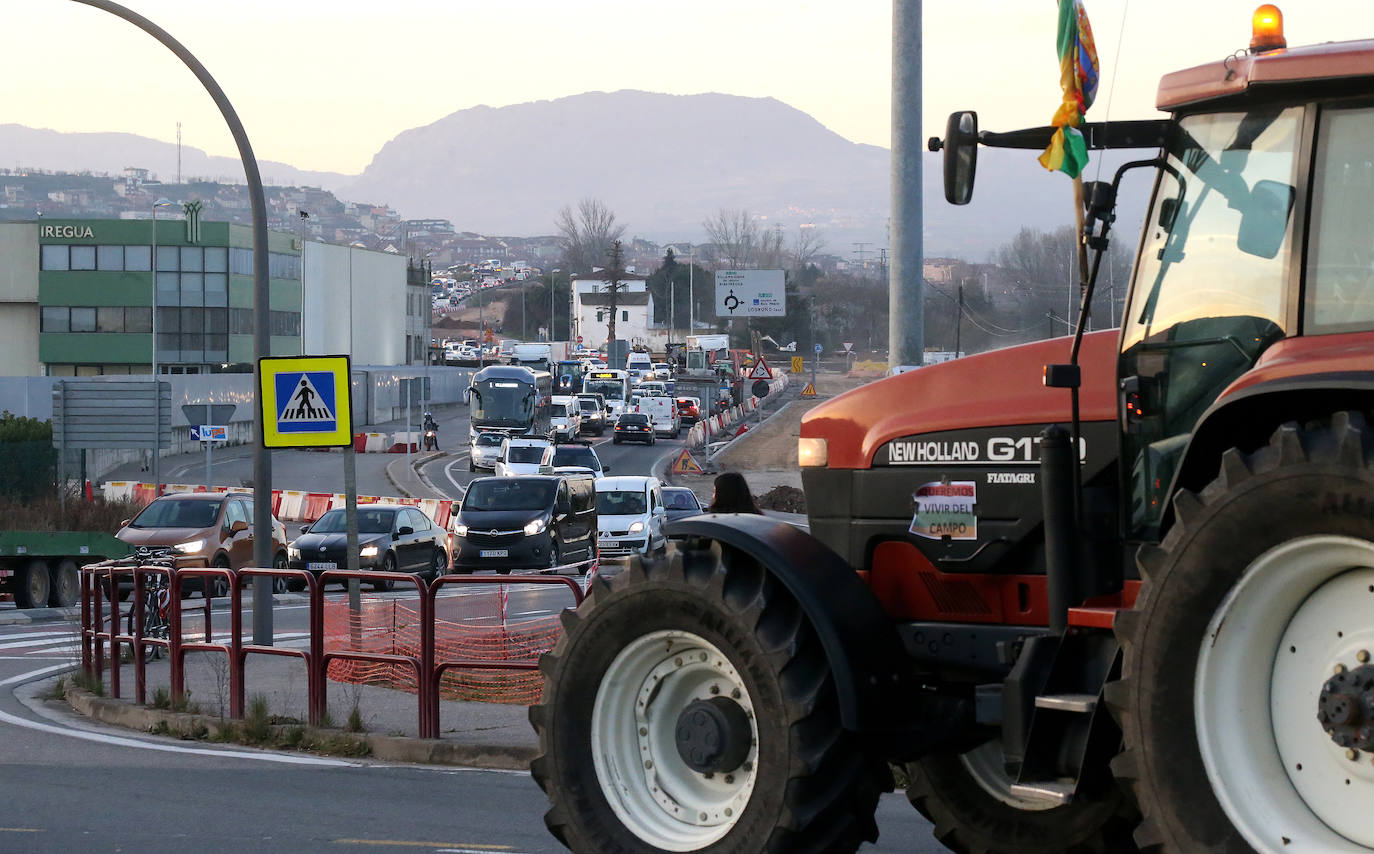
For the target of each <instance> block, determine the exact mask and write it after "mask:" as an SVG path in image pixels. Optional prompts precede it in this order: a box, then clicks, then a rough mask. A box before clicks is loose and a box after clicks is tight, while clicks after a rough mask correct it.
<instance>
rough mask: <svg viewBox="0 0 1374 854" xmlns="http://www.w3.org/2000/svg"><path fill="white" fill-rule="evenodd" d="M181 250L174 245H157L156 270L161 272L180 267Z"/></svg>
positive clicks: (174, 270) (172, 270) (173, 270)
mask: <svg viewBox="0 0 1374 854" xmlns="http://www.w3.org/2000/svg"><path fill="white" fill-rule="evenodd" d="M180 260H181V250H179V249H178V248H177V247H175V246H159V247H158V248H157V270H158V272H159V273H161V272H176V271H177V270H178V269H180V267H181V265H180V263H179V262H180Z"/></svg>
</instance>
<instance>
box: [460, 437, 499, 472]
mask: <svg viewBox="0 0 1374 854" xmlns="http://www.w3.org/2000/svg"><path fill="white" fill-rule="evenodd" d="M505 438H506V434H505V433H478V434H477V435H476V436H473V437H472V441H471V442H469V443H468V471H477V470H478V469H494V468H496V460H497V458H498V457H500V456H501V442H503V441H504V440H505Z"/></svg>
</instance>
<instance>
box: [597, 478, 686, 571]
mask: <svg viewBox="0 0 1374 854" xmlns="http://www.w3.org/2000/svg"><path fill="white" fill-rule="evenodd" d="M667 518H668V512H667V510H665V509H664V507H663V489H662V485H661V484H660V483H659V481H658V479H657V478H653V477H598V478H597V479H596V526H597V529H598V530H599V536H598V538H597V540H598V542H597V546H598V548H599V550H600V552H601V556H602V557H627V556H629V555H647V554H649V553H651V552H656V551H657V552H661V551H663V550H664V549H666V548H667V545H668V539H667V537H666V536H664V533H663V523H664V521H665V520H666V519H667Z"/></svg>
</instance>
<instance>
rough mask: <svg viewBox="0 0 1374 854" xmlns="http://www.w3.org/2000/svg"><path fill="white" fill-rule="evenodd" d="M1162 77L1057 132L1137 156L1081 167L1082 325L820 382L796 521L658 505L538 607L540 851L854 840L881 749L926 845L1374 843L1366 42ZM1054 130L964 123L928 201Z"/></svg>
mask: <svg viewBox="0 0 1374 854" xmlns="http://www.w3.org/2000/svg"><path fill="white" fill-rule="evenodd" d="M1257 19H1258V18H1257ZM1158 106H1159V107H1160V109H1161V110H1163V111H1165V112H1167V113H1169V114H1170V115H1169V117H1168V118H1167V119H1161V120H1158V121H1146V122H1126V123H1113V124H1105V125H1085V126H1083V128H1082V130H1083V132H1084V135H1085V137H1086V138H1087V141H1088V144H1089V146H1090V147H1092V148H1097V149H1102V148H1143V149H1147V150H1148V151H1147V153H1145V154H1144V155H1143V159H1141V160H1137V161H1133V162H1129V163H1127V164H1125V165H1124V166H1122V167H1121V168H1120V169H1119V170H1117V172H1116V174H1115V176H1114V177H1113V178H1112V180H1110V181H1101V182H1094V183H1091V184H1090V185H1089V186H1088V187H1087V192H1086V194H1085V195H1086V204H1087V213H1086V220H1087V227H1086V229H1085V233H1084V239H1085V241H1086V243H1087V245H1088V246H1089V247H1090V248H1091V249H1092V250H1093V251H1094V253H1095V255H1096V259H1095V260H1094V262H1093V265H1092V273H1091V274H1090V276H1089V278H1088V280H1087V282H1086V289H1085V298H1084V304H1083V308H1082V312H1081V313H1080V321H1079V328H1080V332H1079V334H1077V335H1076V336H1074V337H1072V338H1065V339H1057V340H1050V341H1042V342H1039V343H1035V344H1030V345H1026V346H1022V347H1016V348H1011V349H1007V350H1001V351H998V352H992V353H986V354H983V355H979V356H971V357H968V358H962V359H957V360H954V361H952V362H948V363H945V364H941V365H937V366H931V367H926V368H923V369H921V370H917V371H912V372H909V373H905V374H901V375H899V376H894V377H891V378H889V379H886V380H882V381H880V382H875V383H872V384H870V385H867V386H864V387H861V388H859V389H856V390H854V391H852V392H850V393H848V394H845V395H841V396H840V397H837V398H835V399H834V400H831V401H829V402H827V403H825V404H823V405H821V406H818V407H816V408H815V409H813V410H811V412H810V413H809V414H808V415H807V417H806V419H805V420H804V422H803V424H802V429H801V439H800V447H799V451H800V458H801V464H802V466H803V469H802V477H803V481H804V483H805V486H806V494H807V505H808V509H809V516H810V534H809V535H808V534H806V533H803V532H802V531H801V530H799V529H797V528H795V527H792V526H790V525H787V524H782V523H780V522H778V521H775V520H771V519H768V518H766V517H758V516H714V515H707V516H701V517H696V518H694V519H688V520H684V521H681V522H678V523H676V524H674V525H673V526H671V528H670V533H671V534H672V535H674V536H675V537H680V538H684V539H683V540H682V542H683V543H684V546H683V547H682V548H680V549H677V550H674V551H670V553H669V554H668V555H667V557H666V558H662V559H657V560H649V561H646V562H644V563H643V564H639V565H636V566H634V567H632V568H631V569H630V570H628V571H626V572H624V573H622V574H621V575H620V576H617V577H615V578H614V579H612V580H610V581H609V582H607V581H599V582H597V583H596V584H595V585H594V586H593V588H592V591H591V595H590V596H589V598H588V599H587V600H586V601H585V602H584V603H583V604H582V605H581V606H580V607H579V608H578V609H577V610H576V611H570V612H566V613H565V616H564V624H565V626H566V632H565V635H564V637H563V638H562V639H561V640H560V641H559V643H558V646H557V648H556V649H555V650H554V652H553V653H552V654H551V655H549V656H548V657H547V658H546V660H545V662H544V671H545V674H546V675H547V684H546V687H545V691H544V696H543V699H542V702H541V704H540V705H538V706H535V707H533V708H532V709H531V710H530V719H531V721H532V723H533V724H534V726H535V728H536V730H537V731H538V733H539V737H540V743H541V746H542V755H541V756H540V757H539V759H537V760H536V761H535V762H534V764H533V766H532V770H533V773H534V776H535V779H536V780H537V781H538V782H539V784H540V785H541V786H542V787H543V788H544V790H545V792H546V793H547V794H548V796H549V799H550V801H551V803H552V807H551V809H550V810H549V812H548V815H547V817H546V822H547V824H548V826H549V828H550V829H551V830H552V831H553V833H554V834H555V835H556V836H557V837H558V838H559V839H560V840H562V841H563V842H564V843H565V844H566V845H567V846H568V847H569V848H571V849H573V850H575V851H579V852H599V853H602V854H604V852H661V851H678V852H681V851H708V852H755V851H760V852H761V851H767V852H807V851H814V852H835V851H838V852H846V851H853V850H855V849H856V848H857V847H858V846H859V845H860V844H861V843H862V842H863V841H864V840H872V839H874V838H875V837H876V827H875V825H874V820H873V814H874V808H875V804H876V802H877V799H878V795H879V793H880V792H881V791H883V790H884V789H887V788H889V787H890V786H892V784H893V779H892V776H891V775H890V773H889V769H890V767H891V766H899V767H901V768H902V769H904V772H905V774H904V776H905V777H906V790H907V794H908V797H909V798H910V800H911V802H912V804H913V805H914V806H915V807H916V809H918V810H920V811H921V812H922V813H923V814H924V815H925V816H927V817H928V818H929V819H930V820H931V821H932V823H933V824H934V827H935V833H936V835H937V836H938V837H939V839H940V841H941V842H943V843H944V844H945V845H946V846H948V847H949V848H950V849H952V850H955V851H964V852H1019V853H1021V854H1024V852H1030V854H1039V853H1040V852H1060V851H1068V852H1086V851H1106V852H1116V851H1130V850H1136V849H1137V848H1139V849H1143V850H1151V851H1165V852H1177V854H1194V852H1237V851H1245V850H1249V849H1256V850H1260V851H1286V852H1287V851H1293V852H1297V851H1304V852H1307V851H1322V852H1336V851H1342V852H1370V851H1374V811H1371V809H1370V805H1371V804H1374V762H1371V759H1372V758H1374V662H1372V661H1371V660H1370V656H1371V652H1372V651H1374V428H1371V427H1370V426H1369V425H1368V424H1367V419H1368V417H1369V413H1370V412H1371V411H1374V227H1371V223H1374V42H1346V43H1334V44H1324V45H1319V46H1315V47H1307V48H1294V49H1288V48H1286V47H1285V46H1284V44H1283V41H1282V34H1281V31H1278V32H1276V31H1275V30H1274V29H1273V28H1272V27H1269V28H1258V29H1257V31H1256V40H1255V42H1254V43H1252V45H1251V51H1250V52H1249V53H1248V54H1244V53H1242V54H1237V55H1235V56H1231V57H1228V58H1226V59H1225V60H1224V61H1221V62H1216V63H1212V64H1209V65H1204V66H1200V67H1197V68H1192V69H1189V70H1186V71H1181V72H1177V73H1173V74H1169V75H1167V76H1166V77H1164V79H1163V80H1162V82H1161V84H1160V87H1159V94H1158ZM1050 131H1051V129H1049V128H1039V129H1032V130H1027V131H1017V132H1013V133H1003V134H993V133H986V132H984V133H979V131H978V128H977V118H976V116H975V115H974V114H973V113H956V114H955V115H954V116H952V117H951V119H950V124H949V131H948V133H947V135H946V137H945V138H944V140H943V141H935V143H934V145H935V146H936V147H943V149H944V156H945V179H946V195H947V197H949V199H950V200H951V201H953V202H956V203H958V202H965V201H967V200H968V198H969V196H970V193H971V191H972V186H973V177H974V167H975V164H976V153H977V146H978V145H979V144H982V145H990V146H1004V147H1015V148H1025V149H1040V148H1043V147H1044V146H1045V144H1046V142H1047V140H1048V137H1049V134H1050ZM1133 172H1134V173H1135V174H1141V173H1147V174H1150V175H1152V176H1153V191H1152V194H1151V202H1150V208H1149V213H1148V216H1147V219H1146V221H1145V226H1144V229H1143V233H1142V234H1141V236H1140V239H1139V247H1138V252H1137V261H1136V265H1135V270H1134V273H1133V278H1132V285H1131V290H1130V295H1129V298H1128V301H1127V309H1126V315H1125V318H1124V321H1123V324H1122V328H1121V329H1119V330H1111V331H1106V332H1098V333H1092V334H1088V335H1083V334H1082V333H1081V329H1082V326H1083V318H1084V317H1085V316H1086V311H1087V306H1088V304H1089V302H1090V301H1091V298H1092V289H1093V283H1094V281H1095V278H1096V267H1097V263H1098V262H1100V259H1101V255H1102V253H1103V251H1104V249H1105V247H1106V244H1107V238H1108V232H1109V228H1110V225H1111V222H1112V220H1113V217H1114V214H1113V211H1114V206H1115V198H1116V191H1117V189H1118V187H1119V186H1120V183H1121V180H1122V177H1123V176H1124V175H1127V174H1131V173H1133ZM894 401H905V402H909V403H908V405H907V406H893V405H892V404H893V402H894ZM1060 425H1066V426H1060Z"/></svg>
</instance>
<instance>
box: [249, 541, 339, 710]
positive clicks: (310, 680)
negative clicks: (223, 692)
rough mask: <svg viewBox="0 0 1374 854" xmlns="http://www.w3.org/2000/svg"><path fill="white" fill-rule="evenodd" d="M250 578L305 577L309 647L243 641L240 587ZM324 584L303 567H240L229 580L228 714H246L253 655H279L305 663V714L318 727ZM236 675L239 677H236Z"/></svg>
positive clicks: (322, 693)
mask: <svg viewBox="0 0 1374 854" xmlns="http://www.w3.org/2000/svg"><path fill="white" fill-rule="evenodd" d="M250 578H288V579H304V581H305V586H306V590H307V591H308V592H309V595H310V649H308V650H305V649H289V648H285V647H279V646H264V645H262V644H252V643H247V644H246V643H244V642H243V597H242V595H241V590H242V588H243V587H244V586H245V585H244V583H243V582H244V581H245V580H246V579H250ZM322 587H323V584H321V583H320V582H319V581H317V580H316V579H315V574H314V573H313V572H309V571H307V570H304V569H257V568H252V567H245V568H244V569H240V570H239V571H238V573H237V574H236V575H235V577H234V578H233V579H232V580H231V582H230V590H231V593H230V596H232V597H233V598H232V599H230V601H229V621H230V625H231V626H232V628H231V629H230V634H229V638H230V643H231V646H232V651H231V652H230V656H231V660H232V661H233V663H234V664H233V666H232V667H230V668H229V717H231V718H234V719H239V718H242V717H243V710H244V693H245V690H246V689H245V682H246V681H247V669H248V668H247V664H248V656H249V655H250V654H256V655H280V656H285V657H288V658H299V659H302V660H303V661H304V662H305V696H306V715H307V717H308V718H309V721H310V725H311V726H319V725H320V722H321V721H323V720H324V710H325V704H324V698H325V687H324V682H325V678H324V668H323V667H321V666H318V665H317V662H319V661H320V660H321V657H322V656H323V654H324V612H323V609H322V608H320V607H317V605H316V602H317V600H318V598H319V593H320V589H321V588H322ZM236 676H237V678H235V677H236Z"/></svg>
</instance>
